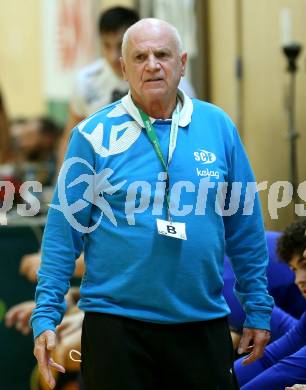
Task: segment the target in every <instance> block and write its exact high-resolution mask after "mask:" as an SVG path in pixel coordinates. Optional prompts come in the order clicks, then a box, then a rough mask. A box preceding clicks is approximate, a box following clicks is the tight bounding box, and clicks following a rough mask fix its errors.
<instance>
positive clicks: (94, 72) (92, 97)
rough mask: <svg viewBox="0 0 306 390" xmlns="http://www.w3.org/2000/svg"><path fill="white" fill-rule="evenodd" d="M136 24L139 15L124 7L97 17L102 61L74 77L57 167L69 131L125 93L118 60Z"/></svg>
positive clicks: (125, 84)
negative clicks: (124, 39) (123, 39)
mask: <svg viewBox="0 0 306 390" xmlns="http://www.w3.org/2000/svg"><path fill="white" fill-rule="evenodd" d="M138 20H139V15H138V13H137V12H136V11H135V10H133V9H131V8H126V7H120V6H118V7H112V8H109V9H108V10H106V11H105V12H103V13H102V14H101V15H100V18H99V22H98V29H99V36H100V45H101V54H102V57H101V58H99V59H98V60H96V61H95V62H94V63H92V64H90V65H88V66H86V67H84V68H83V69H81V70H80V71H79V72H78V74H77V75H76V80H75V85H74V88H73V93H72V98H71V102H70V108H69V117H68V121H67V126H66V129H65V132H64V134H63V137H62V139H61V143H60V147H59V155H58V167H60V165H61V163H62V161H63V158H64V154H65V151H66V147H67V142H68V139H69V136H70V132H71V129H72V128H73V127H74V126H76V125H77V124H78V123H79V122H81V121H82V120H83V119H85V118H86V117H87V116H88V115H91V114H93V113H94V112H95V111H97V110H98V109H99V108H101V107H103V106H105V105H107V104H109V103H112V102H114V101H116V100H118V99H120V98H121V97H122V96H124V95H126V93H127V91H128V84H127V82H126V81H125V80H123V77H122V72H121V65H120V57H121V42H122V37H123V34H124V32H125V30H126V29H127V28H128V27H130V26H131V25H132V24H134V23H135V22H137V21H138Z"/></svg>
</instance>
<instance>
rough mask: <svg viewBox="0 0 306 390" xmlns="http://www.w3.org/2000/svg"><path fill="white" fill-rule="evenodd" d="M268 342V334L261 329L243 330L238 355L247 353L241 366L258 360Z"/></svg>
mask: <svg viewBox="0 0 306 390" xmlns="http://www.w3.org/2000/svg"><path fill="white" fill-rule="evenodd" d="M269 340H270V332H269V331H267V330H263V329H253V328H243V335H242V337H241V340H240V344H239V348H238V353H239V354H240V355H241V354H243V353H248V352H249V355H247V356H246V357H245V358H244V359H243V361H242V365H243V366H246V365H247V364H250V363H253V362H255V360H257V359H260V358H261V357H262V355H263V353H264V350H265V346H266V345H267V343H268V342H269Z"/></svg>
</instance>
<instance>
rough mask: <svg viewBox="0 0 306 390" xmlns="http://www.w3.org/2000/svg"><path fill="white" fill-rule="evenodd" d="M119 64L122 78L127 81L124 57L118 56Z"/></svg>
mask: <svg viewBox="0 0 306 390" xmlns="http://www.w3.org/2000/svg"><path fill="white" fill-rule="evenodd" d="M120 64H121V71H122V75H123V79H124V80H126V81H127V75H126V70H125V62H124V59H123V58H122V57H120Z"/></svg>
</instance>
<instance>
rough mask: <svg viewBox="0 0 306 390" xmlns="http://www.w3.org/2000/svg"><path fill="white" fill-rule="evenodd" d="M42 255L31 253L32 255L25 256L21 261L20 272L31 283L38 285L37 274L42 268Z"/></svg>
mask: <svg viewBox="0 0 306 390" xmlns="http://www.w3.org/2000/svg"><path fill="white" fill-rule="evenodd" d="M40 260H41V253H40V252H37V253H31V254H30V255H25V256H23V258H22V259H21V263H20V267H19V272H20V273H21V274H22V275H24V276H25V277H26V278H27V279H28V280H29V281H30V282H33V283H36V282H37V276H36V273H37V271H38V269H39V267H40Z"/></svg>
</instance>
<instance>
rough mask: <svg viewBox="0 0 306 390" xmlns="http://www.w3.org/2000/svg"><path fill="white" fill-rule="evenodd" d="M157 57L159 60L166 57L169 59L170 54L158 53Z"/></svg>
mask: <svg viewBox="0 0 306 390" xmlns="http://www.w3.org/2000/svg"><path fill="white" fill-rule="evenodd" d="M156 57H157V58H160V59H162V58H166V57H168V53H166V52H164V51H161V52H160V53H157V54H156Z"/></svg>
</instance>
